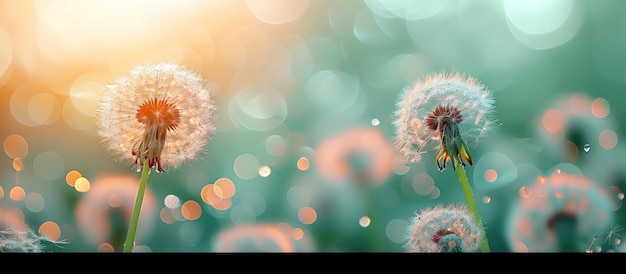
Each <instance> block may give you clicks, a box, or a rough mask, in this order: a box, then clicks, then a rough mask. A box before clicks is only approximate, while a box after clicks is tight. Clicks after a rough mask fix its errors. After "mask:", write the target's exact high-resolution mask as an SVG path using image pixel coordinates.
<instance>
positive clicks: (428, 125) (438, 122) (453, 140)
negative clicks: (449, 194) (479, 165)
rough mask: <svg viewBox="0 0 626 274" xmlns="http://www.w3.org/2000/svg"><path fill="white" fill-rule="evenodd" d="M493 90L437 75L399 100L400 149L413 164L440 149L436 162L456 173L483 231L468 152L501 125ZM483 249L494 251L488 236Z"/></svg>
mask: <svg viewBox="0 0 626 274" xmlns="http://www.w3.org/2000/svg"><path fill="white" fill-rule="evenodd" d="M493 103H494V102H493V98H491V95H490V92H489V91H488V90H487V89H486V87H485V86H483V85H482V84H480V83H479V82H478V80H476V79H475V78H472V77H470V76H467V77H466V76H464V75H460V74H457V73H436V74H431V75H429V76H427V77H426V78H425V79H423V80H422V81H419V82H417V83H415V84H414V85H413V86H411V87H410V88H408V89H406V90H405V91H404V93H403V94H402V96H401V100H400V102H398V105H397V107H398V109H397V110H396V113H395V114H396V116H397V119H396V120H395V121H394V124H395V126H396V136H395V145H396V147H397V148H398V150H399V151H400V152H402V153H403V154H404V155H405V156H406V157H407V158H408V159H407V160H408V161H411V162H417V161H420V160H421V155H422V154H423V153H425V152H426V151H427V150H429V149H430V148H431V146H433V147H435V148H437V150H438V152H437V156H436V157H435V162H436V164H437V168H438V169H439V170H440V171H443V170H444V169H445V168H446V164H447V162H448V161H450V162H451V163H452V168H453V169H454V170H455V171H456V173H457V176H458V177H459V181H460V183H461V187H462V188H463V193H464V194H465V199H466V200H467V203H468V206H469V208H470V210H471V211H472V213H473V215H474V218H475V220H476V222H477V223H478V225H479V226H480V227H481V229H482V228H483V224H482V217H481V216H480V213H479V212H478V208H477V206H476V201H475V200H474V196H473V194H472V189H471V186H470V184H469V181H468V179H467V175H466V174H465V170H464V166H465V165H466V164H469V165H472V164H473V161H472V157H471V156H470V152H469V148H471V147H475V146H477V145H478V141H479V140H480V139H481V138H483V137H485V136H487V135H489V134H491V133H493V132H494V131H495V129H496V127H497V126H498V125H497V124H496V120H495V117H494V115H495V108H494V104H493ZM481 250H482V251H483V252H489V244H488V241H487V237H484V238H483V242H482V243H481Z"/></svg>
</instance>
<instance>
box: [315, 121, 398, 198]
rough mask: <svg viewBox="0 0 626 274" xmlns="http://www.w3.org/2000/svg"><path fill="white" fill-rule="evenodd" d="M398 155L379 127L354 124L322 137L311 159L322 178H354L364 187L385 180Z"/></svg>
mask: <svg viewBox="0 0 626 274" xmlns="http://www.w3.org/2000/svg"><path fill="white" fill-rule="evenodd" d="M397 155H398V154H397V151H396V150H395V148H394V147H393V145H392V144H391V143H389V142H388V141H387V139H386V138H385V137H384V136H383V134H382V133H381V131H380V129H378V128H376V127H354V128H350V129H347V130H345V131H343V132H341V133H339V134H336V135H333V136H331V137H329V138H327V139H325V140H324V141H323V142H322V143H320V144H319V146H318V147H317V148H316V149H315V158H314V159H315V163H316V165H317V168H318V171H319V172H320V174H321V175H322V176H323V177H324V178H326V179H330V180H344V179H347V178H350V179H355V182H354V183H356V184H358V185H359V186H363V187H365V186H367V185H369V184H380V183H382V182H385V181H386V180H387V179H388V178H389V176H390V175H391V173H392V171H393V168H394V160H395V158H396V157H397ZM357 174H359V175H357ZM355 175H356V176H355ZM357 179H361V180H357Z"/></svg>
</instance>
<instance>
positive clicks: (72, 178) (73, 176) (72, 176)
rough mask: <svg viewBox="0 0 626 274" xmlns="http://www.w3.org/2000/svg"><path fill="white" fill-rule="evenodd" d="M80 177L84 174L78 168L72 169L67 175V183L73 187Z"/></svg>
mask: <svg viewBox="0 0 626 274" xmlns="http://www.w3.org/2000/svg"><path fill="white" fill-rule="evenodd" d="M80 177H83V175H82V174H80V172H78V171H77V170H70V171H69V172H67V174H66V175H65V183H67V184H68V185H69V186H71V187H74V184H75V183H76V180H77V179H78V178H80Z"/></svg>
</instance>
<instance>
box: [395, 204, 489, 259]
mask: <svg viewBox="0 0 626 274" xmlns="http://www.w3.org/2000/svg"><path fill="white" fill-rule="evenodd" d="M484 235H485V232H484V230H483V229H481V228H480V227H479V226H478V225H477V224H476V222H475V220H474V218H473V216H472V214H471V213H470V211H469V209H468V208H467V206H465V205H455V204H450V205H447V206H443V205H437V206H435V207H431V208H424V209H422V210H421V212H419V213H417V214H415V216H414V217H413V218H412V219H411V222H410V224H409V226H408V229H407V242H406V243H405V244H404V248H405V250H406V251H407V252H475V251H477V250H478V247H479V243H480V241H481V240H482V238H483V237H484Z"/></svg>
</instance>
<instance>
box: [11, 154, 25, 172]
mask: <svg viewBox="0 0 626 274" xmlns="http://www.w3.org/2000/svg"><path fill="white" fill-rule="evenodd" d="M13 169H15V171H17V172H20V171H22V170H24V163H23V162H22V158H19V157H18V158H15V159H13Z"/></svg>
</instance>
